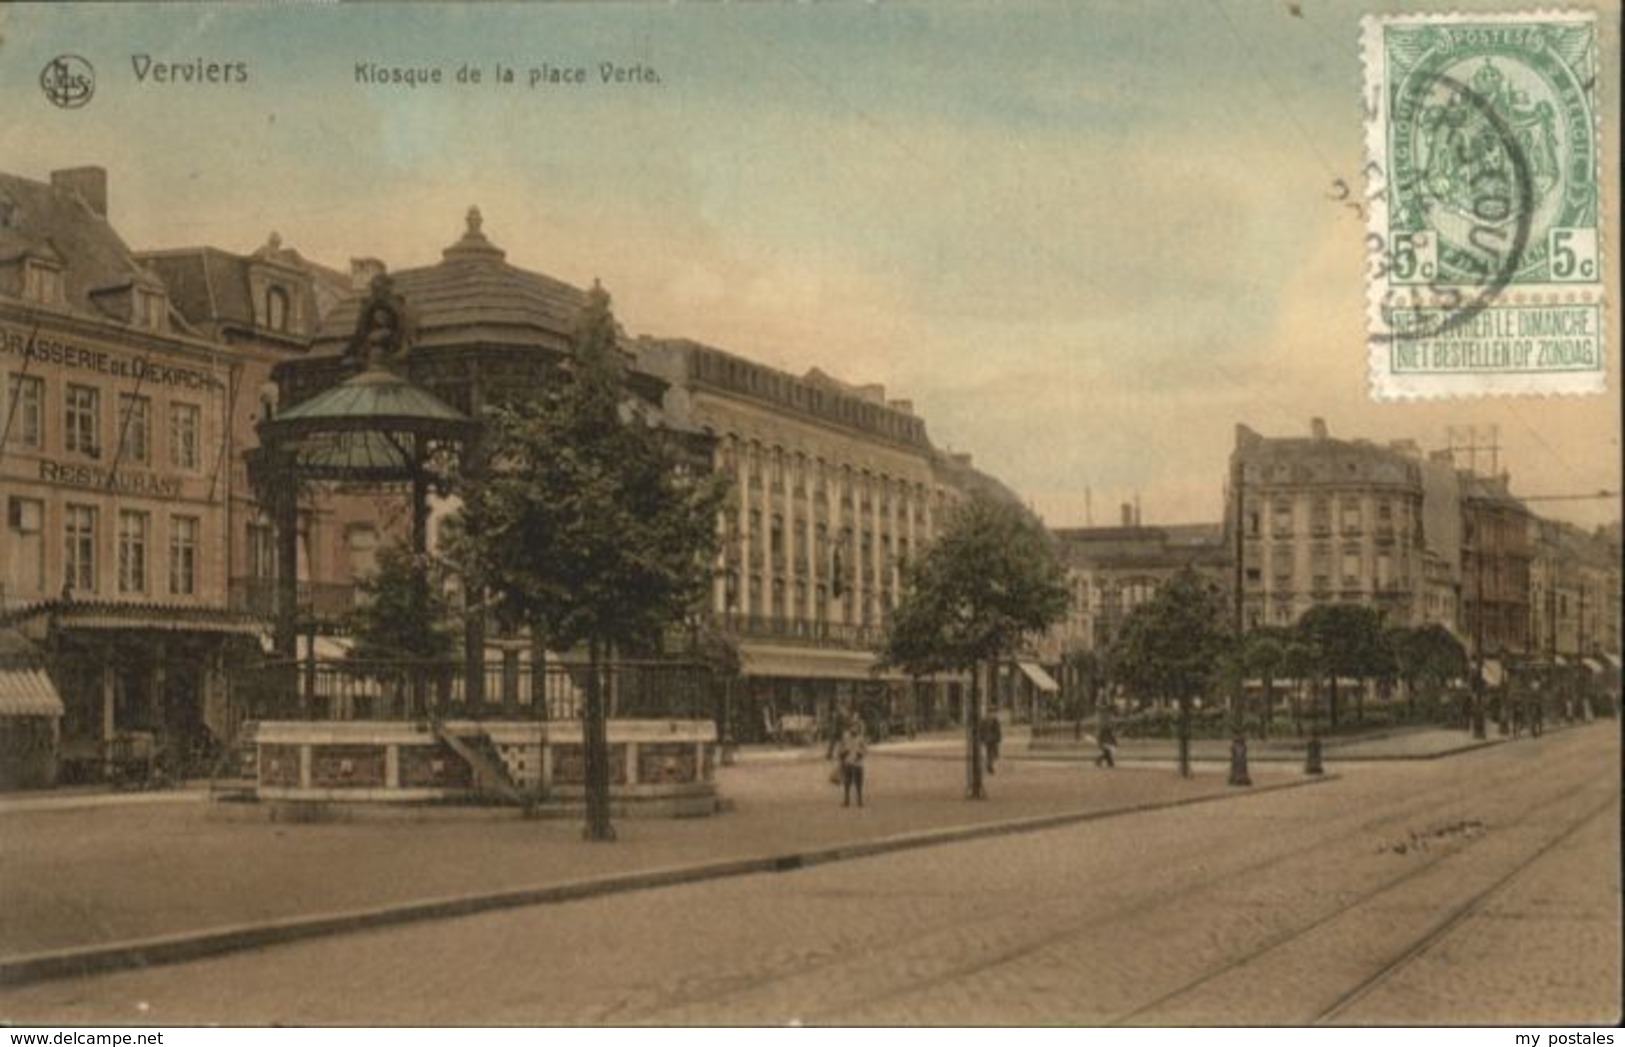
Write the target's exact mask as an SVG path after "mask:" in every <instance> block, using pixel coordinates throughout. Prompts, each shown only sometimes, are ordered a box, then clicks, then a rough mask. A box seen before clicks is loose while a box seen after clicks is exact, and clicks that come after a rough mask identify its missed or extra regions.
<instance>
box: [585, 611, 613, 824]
mask: <svg viewBox="0 0 1625 1047" xmlns="http://www.w3.org/2000/svg"><path fill="white" fill-rule="evenodd" d="M602 660H603V646H602V644H601V642H600V641H598V640H591V641H588V643H587V701H586V706H585V708H583V709H582V716H583V720H584V722H583V724H582V732H581V734H582V748H583V756H584V758H585V763H586V767H585V771H586V775H585V777H586V779H587V781H586V787H587V827H586V830H585V831H584V832H583V834H582V835H583V836H585V837H586V838H587V839H589V840H613V839H615V827H614V826H612V825H610V823H609V732H608V729H607V724H606V722H605V717H604V688H603V677H602V675H601V674H602V672H603V665H602Z"/></svg>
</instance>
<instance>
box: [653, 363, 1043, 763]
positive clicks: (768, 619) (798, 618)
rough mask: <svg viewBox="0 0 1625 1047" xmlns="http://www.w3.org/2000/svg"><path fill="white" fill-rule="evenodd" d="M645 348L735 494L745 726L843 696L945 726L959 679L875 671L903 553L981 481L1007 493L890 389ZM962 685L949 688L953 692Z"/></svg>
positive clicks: (731, 549)
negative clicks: (934, 439)
mask: <svg viewBox="0 0 1625 1047" xmlns="http://www.w3.org/2000/svg"><path fill="white" fill-rule="evenodd" d="M637 351H638V357H639V359H640V361H642V362H643V364H644V365H645V366H647V367H648V368H649V369H650V370H651V371H654V372H655V373H658V374H659V375H661V376H662V377H663V378H665V379H666V381H667V382H668V383H670V390H669V392H668V393H667V397H666V404H667V413H668V416H669V417H670V419H671V420H672V421H673V423H674V424H677V425H681V426H684V427H687V428H691V429H695V430H699V431H702V432H704V433H707V434H710V435H711V436H712V437H713V438H714V440H715V451H714V455H715V457H714V461H713V468H714V469H715V470H717V471H718V472H720V473H721V474H722V475H724V476H726V477H728V478H729V480H730V481H731V488H732V491H733V496H732V498H731V500H730V503H729V505H728V506H727V507H726V508H725V509H724V511H723V514H722V519H721V520H720V521H719V530H720V532H721V535H722V552H721V555H720V557H719V561H718V564H717V568H718V569H717V579H716V583H715V585H714V587H713V592H712V598H711V608H710V610H711V614H712V616H713V618H714V620H715V621H716V622H718V623H719V624H721V626H722V627H723V629H724V630H725V631H726V632H727V633H728V634H729V635H730V636H732V637H734V638H735V641H736V643H737V645H738V648H739V651H740V654H741V662H742V673H743V676H744V680H745V682H744V691H743V694H742V699H743V700H742V702H741V710H742V712H741V714H740V715H739V716H738V717H737V718H736V720H737V722H736V723H735V724H734V725H733V726H734V727H735V728H736V729H737V733H736V736H738V737H743V738H751V737H756V736H758V735H760V734H761V733H763V732H768V733H771V732H772V731H773V730H774V729H775V725H777V724H778V723H780V722H781V721H782V720H783V719H784V717H786V716H794V717H797V718H798V719H801V718H807V717H811V718H813V719H815V720H819V721H827V719H828V717H829V716H830V715H831V713H832V711H833V709H835V708H836V707H838V706H842V705H849V706H850V705H856V706H862V707H865V711H866V715H868V716H869V717H870V718H871V719H878V720H883V721H885V722H886V723H888V724H891V723H905V724H910V725H918V724H924V723H936V722H945V721H946V720H947V719H948V718H949V717H951V716H953V715H956V714H957V708H958V706H957V701H958V697H957V696H958V690H957V688H958V683H957V681H955V682H951V683H949V682H940V683H938V684H931V683H919V682H915V681H909V680H908V679H907V678H905V677H903V676H902V675H900V674H898V673H895V672H893V673H881V672H878V671H877V670H876V668H875V662H876V656H875V652H876V650H877V649H878V648H879V646H880V644H881V643H882V641H883V638H884V632H885V627H886V625H887V623H888V622H889V620H890V616H891V612H892V609H893V608H894V607H896V605H897V603H898V601H899V600H900V599H901V597H902V577H901V568H902V565H903V564H904V563H905V562H906V561H907V560H908V559H909V558H910V557H912V556H916V555H919V553H920V552H922V551H923V550H924V549H925V548H926V547H927V546H928V545H929V544H930V543H931V541H932V539H933V538H934V537H935V535H936V534H937V532H938V529H939V528H940V527H941V526H942V522H943V520H944V519H945V518H946V515H947V513H948V512H949V511H950V510H951V509H952V507H953V506H954V505H956V504H958V503H959V502H960V501H961V500H962V499H963V498H964V497H965V495H966V494H967V492H969V491H970V490H972V489H976V488H978V487H981V488H982V489H986V490H992V491H995V492H1002V493H1003V494H1004V496H1006V497H1011V498H1013V497H1014V496H1013V495H1009V493H1008V492H1007V491H1004V489H1003V488H1002V487H1001V486H1000V485H998V484H997V482H996V481H993V480H992V479H991V478H990V477H987V476H985V474H982V473H980V472H978V471H977V470H975V468H974V467H973V466H972V464H971V462H970V460H969V459H968V458H967V457H965V456H953V455H948V454H944V453H942V452H940V451H938V450H937V449H936V448H934V447H933V446H932V444H931V442H930V440H929V439H928V437H927V435H926V428H925V422H924V420H923V419H921V418H920V417H919V416H918V415H916V414H915V413H914V411H913V409H912V406H911V405H910V404H909V403H908V402H906V401H901V400H890V399H887V397H886V395H885V390H884V389H883V388H882V387H880V386H874V385H870V386H854V385H849V384H847V383H844V382H841V381H839V380H837V379H835V378H832V377H831V376H829V375H827V374H825V373H823V372H822V371H819V370H817V369H816V368H815V369H813V370H810V371H809V372H807V373H806V374H805V375H800V376H797V375H792V374H788V373H786V372H783V371H779V370H776V369H774V368H770V367H766V366H763V365H761V364H757V363H754V362H752V361H750V360H747V359H745V358H743V357H740V356H737V355H735V354H732V353H728V352H725V351H723V350H720V349H715V348H712V347H709V346H705V345H701V344H698V343H696V342H691V341H681V340H654V339H645V340H642V341H640V342H639V343H638V347H637ZM950 688H952V689H951V690H950Z"/></svg>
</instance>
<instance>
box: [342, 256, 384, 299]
mask: <svg viewBox="0 0 1625 1047" xmlns="http://www.w3.org/2000/svg"><path fill="white" fill-rule="evenodd" d="M383 275H384V263H383V262H380V261H379V260H378V259H376V258H352V259H350V287H351V288H353V289H354V290H357V291H365V290H368V289H369V288H371V287H372V281H373V278H374V277H378V276H383Z"/></svg>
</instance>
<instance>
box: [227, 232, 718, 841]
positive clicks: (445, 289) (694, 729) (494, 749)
mask: <svg viewBox="0 0 1625 1047" xmlns="http://www.w3.org/2000/svg"><path fill="white" fill-rule="evenodd" d="M444 255H445V257H444V261H443V262H442V263H441V264H440V265H437V266H432V267H427V268H425V269H418V270H406V271H403V272H401V273H399V274H396V275H395V276H393V277H392V276H390V275H386V274H383V273H382V272H379V273H377V274H375V275H373V277H372V278H371V280H370V281H369V284H368V287H367V290H366V292H365V294H364V295H358V296H357V297H356V298H355V299H353V300H352V302H350V303H345V304H344V305H341V306H340V307H338V308H337V309H336V310H335V312H334V314H333V315H332V316H330V317H329V319H328V321H327V323H326V324H325V325H324V331H325V332H327V339H326V341H327V342H328V344H329V345H332V344H333V343H334V342H337V343H338V345H339V346H340V347H341V348H340V351H339V352H336V353H334V352H329V353H322V352H321V351H320V350H321V349H322V347H323V339H321V338H319V339H318V342H317V347H316V348H317V352H315V353H313V354H312V356H311V357H309V358H306V359H303V360H298V361H290V362H288V363H286V364H284V365H282V366H281V367H279V369H278V373H277V379H278V386H279V391H280V393H281V397H280V402H281V403H285V404H287V405H288V406H286V407H285V408H279V409H277V410H276V411H275V413H274V414H273V415H272V416H271V417H270V418H267V419H266V420H264V421H262V422H261V423H260V425H259V427H258V433H259V437H260V447H259V448H258V449H257V450H256V451H254V452H252V453H251V454H250V456H249V468H250V474H251V478H252V480H253V482H254V485H255V487H256V489H257V490H258V491H259V492H260V497H261V502H262V505H264V506H265V507H266V508H267V509H268V510H269V511H270V512H271V515H272V517H273V522H274V526H275V532H276V542H277V556H276V566H277V581H276V593H277V598H276V601H275V621H274V628H273V634H272V647H273V660H272V661H271V662H270V663H269V665H268V667H267V668H268V670H269V671H268V673H267V681H268V682H269V687H270V692H271V695H272V698H271V700H270V701H269V702H268V703H266V707H265V708H264V709H262V710H260V719H259V722H258V723H257V726H256V730H255V732H254V743H253V745H254V756H255V759H254V761H253V767H254V794H255V797H256V798H257V799H258V800H259V801H262V802H266V801H269V802H273V803H282V804H295V805H300V806H302V807H305V808H321V807H338V806H343V805H354V804H379V803H384V804H426V803H438V804H445V803H447V802H453V803H474V802H499V803H502V802H505V803H511V804H516V805H520V806H523V807H524V808H525V809H526V810H538V809H549V808H551V809H556V810H569V809H572V808H577V807H579V806H580V805H581V804H582V803H583V802H584V796H585V752H584V746H583V733H582V724H581V721H580V719H579V718H573V717H569V716H568V715H567V714H566V715H560V714H559V713H558V712H557V707H558V703H556V702H554V701H552V700H549V699H546V698H544V696H543V688H542V686H541V681H542V676H541V674H542V672H543V669H544V666H542V665H533V666H532V672H533V676H532V681H533V688H534V689H533V693H532V695H531V696H530V700H529V701H521V700H519V697H518V695H517V694H516V689H514V688H509V687H506V686H505V687H503V688H502V690H503V693H502V695H501V699H500V701H499V702H496V703H493V702H488V701H487V700H486V675H487V674H486V666H485V650H486V639H485V614H484V613H483V612H482V611H480V610H479V608H480V607H481V606H482V604H483V601H484V594H483V593H482V592H480V591H479V590H477V589H474V588H472V587H468V588H465V591H464V600H465V603H466V604H467V605H468V606H471V607H473V608H475V610H474V611H473V612H472V613H466V614H465V615H464V643H463V651H464V659H463V662H462V664H461V666H459V667H457V671H455V672H454V673H450V674H445V673H436V672H433V671H430V669H429V668H428V667H414V666H411V665H407V666H403V667H399V668H401V669H402V670H403V671H400V672H398V673H397V677H398V678H399V679H402V680H404V683H405V686H404V687H402V688H400V689H398V691H396V692H395V693H394V695H393V698H392V700H391V701H378V702H372V703H368V706H367V709H366V711H367V712H368V714H369V715H368V716H366V717H365V718H357V717H356V716H355V711H356V708H355V706H353V705H349V704H344V703H338V704H333V703H327V704H323V703H318V702H317V701H315V700H314V691H315V689H316V688H315V685H314V683H315V680H316V679H317V678H318V676H319V675H323V674H325V675H326V677H327V678H331V679H336V678H343V677H345V675H346V673H347V670H346V669H345V668H344V667H343V666H342V665H338V664H334V665H327V666H319V665H318V664H317V662H318V659H317V656H316V651H315V644H314V643H310V644H308V645H306V650H305V651H304V655H303V658H302V659H301V656H300V642H299V641H300V631H301V624H302V623H301V618H300V581H299V577H298V567H299V552H300V549H299V534H300V511H301V509H300V502H301V495H302V492H306V490H307V488H308V487H309V486H310V485H313V484H326V485H338V486H339V489H341V490H342V489H353V488H354V487H356V486H358V485H359V486H365V487H369V488H373V489H386V490H388V489H393V490H402V491H404V492H405V493H406V495H407V497H408V499H409V515H410V546H409V547H410V550H411V553H412V554H413V557H414V561H415V563H416V564H417V565H418V566H419V568H420V569H423V570H426V569H427V565H428V561H429V552H430V550H429V535H428V531H429V527H428V523H429V509H430V506H429V498H430V495H431V492H432V493H434V494H437V495H440V496H444V495H447V494H450V493H454V486H455V484H473V483H478V482H480V478H481V476H482V475H483V469H484V463H483V460H482V447H481V441H480V433H481V426H480V424H479V422H478V421H477V416H478V414H479V412H480V411H481V409H482V408H483V407H484V406H485V405H486V404H489V403H491V402H495V401H498V400H500V399H503V398H505V397H513V396H524V395H534V394H536V393H537V392H539V391H540V390H541V389H542V388H544V387H545V383H546V382H547V381H548V380H549V379H550V378H551V376H552V375H553V374H555V373H556V368H557V367H558V364H559V363H560V361H562V360H563V359H564V358H565V357H566V356H567V354H568V353H569V351H570V350H569V330H570V325H571V324H572V323H573V319H574V317H573V313H574V310H575V309H576V308H578V307H579V303H580V301H581V300H583V298H584V296H583V295H582V294H581V292H579V291H576V290H575V289H574V288H570V287H568V286H567V285H563V284H560V283H558V282H557V281H551V280H549V279H548V278H546V277H542V276H540V275H539V274H532V273H527V272H525V271H523V270H518V269H515V268H514V267H512V266H509V265H507V264H506V262H505V261H504V255H503V252H502V251H501V250H500V249H498V248H496V247H494V246H492V245H491V244H490V243H489V241H487V240H486V239H485V237H484V235H483V233H482V232H481V230H480V217H479V212H478V211H477V210H471V211H470V212H469V218H468V227H467V231H466V233H465V235H464V237H463V238H462V239H461V240H460V241H459V242H458V243H457V244H455V245H453V246H452V247H450V248H448V249H447V250H446V251H445V253H444ZM351 324H353V326H351ZM346 327H347V328H349V333H348V336H347V337H343V338H342V341H338V340H337V339H336V338H334V337H333V332H335V331H336V330H338V329H341V328H346ZM419 380H422V384H419ZM629 384H630V385H631V391H632V393H633V395H641V396H643V397H645V398H646V399H649V400H651V401H652V402H653V403H656V404H658V402H659V393H660V389H661V383H660V382H659V380H658V379H653V378H652V377H651V376H648V375H641V374H634V375H632V380H631V382H630V383H629ZM425 386H429V388H426V387H425ZM437 391H445V392H447V393H448V397H447V399H453V400H456V401H461V403H460V405H459V406H453V405H452V404H451V403H448V402H447V400H446V399H443V398H441V397H440V396H437V395H436V392H437ZM454 477H455V482H454ZM466 525H467V526H468V527H469V528H470V529H471V530H472V529H475V528H477V527H479V526H480V521H478V520H474V519H469V520H467V521H466ZM555 676H557V674H555ZM547 683H548V685H549V686H553V685H556V684H559V683H563V685H564V686H565V687H567V688H568V687H569V686H570V683H569V680H568V678H567V677H558V678H554V677H553V676H550V677H549V679H548V680H547ZM555 689H556V688H555ZM550 707H552V708H551V709H550ZM565 708H568V703H565ZM693 708H694V706H693V705H692V704H691V705H690V707H689V711H690V712H691V713H692V710H693ZM267 714H268V715H267ZM608 733H609V754H608V755H609V766H610V780H611V794H610V795H611V803H612V808H613V809H614V810H615V811H616V813H618V814H620V815H623V816H624V815H629V814H656V815H689V814H706V813H711V812H712V811H713V810H715V808H716V790H715V785H714V777H713V768H714V765H715V759H716V730H715V726H714V724H713V722H712V721H711V720H710V719H708V718H695V719H689V718H679V717H673V716H669V715H668V716H666V717H663V718H659V719H654V718H649V719H631V718H618V719H611V721H610V723H609V728H608Z"/></svg>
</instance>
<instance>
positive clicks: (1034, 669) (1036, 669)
mask: <svg viewBox="0 0 1625 1047" xmlns="http://www.w3.org/2000/svg"><path fill="white" fill-rule="evenodd" d="M1016 667H1017V668H1018V669H1020V670H1021V675H1023V676H1025V677H1026V678H1027V679H1029V680H1031V681H1032V682H1033V686H1034V687H1036V688H1038V689H1039V690H1040V691H1059V690H1060V689H1061V685H1060V684H1058V683H1056V682H1055V677H1053V676H1051V675H1050V674H1049V673H1047V672H1045V671H1044V667H1043V666H1042V665H1039V664H1038V663H1037V662H1017V663H1016Z"/></svg>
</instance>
